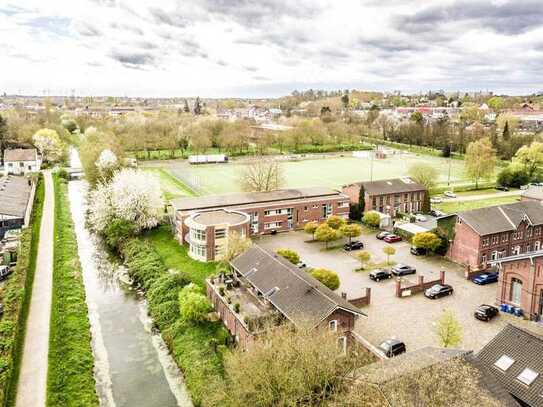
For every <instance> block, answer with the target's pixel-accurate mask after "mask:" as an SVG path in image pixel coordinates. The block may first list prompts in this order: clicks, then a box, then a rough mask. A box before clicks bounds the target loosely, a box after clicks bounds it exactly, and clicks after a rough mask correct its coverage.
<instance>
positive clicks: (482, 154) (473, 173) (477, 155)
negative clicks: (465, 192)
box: [465, 137, 496, 189]
mask: <svg viewBox="0 0 543 407" xmlns="http://www.w3.org/2000/svg"><path fill="white" fill-rule="evenodd" d="M495 168H496V150H494V149H493V148H492V143H491V142H490V139H489V138H488V137H485V138H482V139H480V140H478V141H474V142H472V143H470V144H469V145H468V148H467V150H466V159H465V170H466V174H467V175H468V177H470V178H471V179H473V180H474V181H475V188H476V189H477V188H479V180H480V179H481V178H487V179H488V178H490V177H492V175H493V174H494V170H495Z"/></svg>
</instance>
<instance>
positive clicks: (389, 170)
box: [162, 152, 471, 195]
mask: <svg viewBox="0 0 543 407" xmlns="http://www.w3.org/2000/svg"><path fill="white" fill-rule="evenodd" d="M417 163H425V164H429V165H431V166H433V167H435V168H436V169H438V171H439V177H438V179H437V182H438V183H440V184H444V183H446V182H447V177H448V168H449V163H450V166H451V182H452V185H453V187H454V186H462V185H466V184H470V183H471V181H470V180H468V179H466V177H465V174H464V162H463V161H462V160H450V161H449V160H447V159H445V158H441V157H434V156H429V155H416V154H408V153H399V154H397V155H396V156H393V157H390V158H386V159H382V160H377V159H374V160H370V159H368V158H355V157H352V156H351V153H348V152H346V153H344V157H338V156H335V157H333V158H315V159H304V160H300V161H285V162H282V163H281V168H282V170H283V174H284V178H285V187H311V186H324V187H331V188H339V187H341V186H342V185H345V184H349V183H352V182H357V181H369V180H370V179H374V180H378V179H387V178H397V177H401V176H406V175H407V174H408V171H409V168H410V167H411V166H412V165H413V164H417ZM243 166H244V164H243V161H240V160H232V161H231V162H230V163H228V164H209V165H190V164H188V163H187V162H186V161H180V160H178V161H165V162H164V165H163V167H162V168H163V169H167V170H168V171H169V172H170V173H171V174H172V175H173V176H175V177H176V178H178V179H180V180H182V181H183V182H184V183H185V184H187V185H189V186H191V187H192V188H193V189H195V190H197V191H198V192H199V193H201V194H203V195H207V194H216V193H226V192H236V191H240V182H239V179H240V173H241V172H242V170H243ZM372 166H373V171H372V169H371V168H372Z"/></svg>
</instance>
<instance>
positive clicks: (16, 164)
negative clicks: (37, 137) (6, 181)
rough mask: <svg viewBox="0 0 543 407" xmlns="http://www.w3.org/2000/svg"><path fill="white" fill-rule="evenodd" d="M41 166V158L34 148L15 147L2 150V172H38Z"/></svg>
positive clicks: (17, 173) (22, 173) (21, 173)
mask: <svg viewBox="0 0 543 407" xmlns="http://www.w3.org/2000/svg"><path fill="white" fill-rule="evenodd" d="M40 168H41V158H40V156H39V155H38V151H37V150H36V149H35V148H26V149H25V148H16V149H12V150H5V151H4V173H5V174H6V175H7V174H13V175H25V174H27V173H29V172H38V171H39V170H40Z"/></svg>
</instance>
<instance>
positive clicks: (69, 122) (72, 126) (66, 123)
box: [61, 118, 79, 134]
mask: <svg viewBox="0 0 543 407" xmlns="http://www.w3.org/2000/svg"><path fill="white" fill-rule="evenodd" d="M61 124H62V127H64V128H65V129H66V130H67V131H68V132H70V133H72V134H73V133H75V132H76V130H77V129H78V128H79V127H78V126H77V123H76V121H75V120H74V119H71V118H64V119H62V122H61Z"/></svg>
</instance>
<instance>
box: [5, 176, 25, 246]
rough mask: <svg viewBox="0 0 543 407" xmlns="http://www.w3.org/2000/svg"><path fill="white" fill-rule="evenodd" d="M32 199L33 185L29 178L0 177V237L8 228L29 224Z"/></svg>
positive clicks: (17, 227) (18, 227)
mask: <svg viewBox="0 0 543 407" xmlns="http://www.w3.org/2000/svg"><path fill="white" fill-rule="evenodd" d="M32 199H33V185H32V182H31V181H30V180H29V179H28V178H25V177H22V176H12V175H8V176H4V177H0V239H2V238H3V237H4V235H5V233H6V232H7V231H8V230H12V229H20V228H22V227H23V226H25V225H28V222H29V220H30V212H31V210H32Z"/></svg>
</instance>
